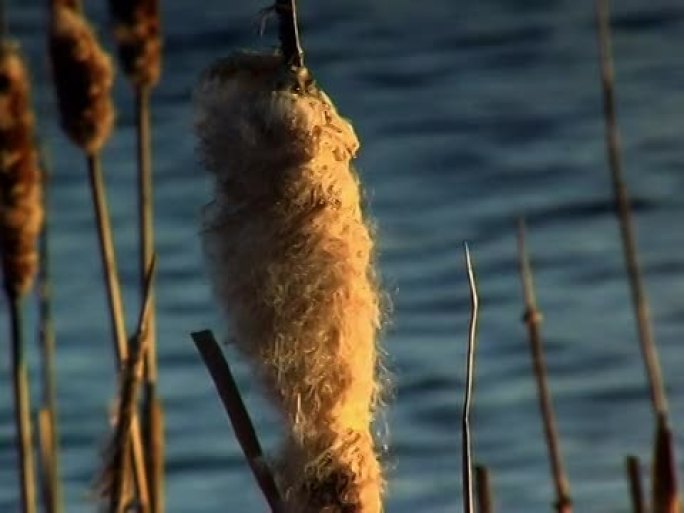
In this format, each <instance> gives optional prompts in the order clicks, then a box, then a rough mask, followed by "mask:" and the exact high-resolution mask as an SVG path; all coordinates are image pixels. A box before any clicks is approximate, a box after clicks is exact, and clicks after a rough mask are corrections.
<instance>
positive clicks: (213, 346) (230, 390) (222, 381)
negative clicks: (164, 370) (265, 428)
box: [192, 331, 282, 513]
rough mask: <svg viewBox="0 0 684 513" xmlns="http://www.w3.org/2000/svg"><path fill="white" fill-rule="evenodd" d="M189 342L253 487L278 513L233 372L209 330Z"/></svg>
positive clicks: (275, 490) (278, 500)
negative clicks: (224, 415) (209, 381)
mask: <svg viewBox="0 0 684 513" xmlns="http://www.w3.org/2000/svg"><path fill="white" fill-rule="evenodd" d="M192 340H193V341H194V342H195V345H196V346H197V350H198V351H199V353H200V355H201V356H202V360H203V361H204V364H205V365H206V367H207V370H209V374H210V375H211V377H212V379H213V380H214V384H215V385H216V390H217V392H218V394H219V397H220V398H221V402H222V403H223V407H224V408H225V410H226V413H227V414H228V418H229V419H230V423H231V425H232V426H233V430H234V431H235V436H236V438H237V440H238V442H239V443H240V447H241V448H242V452H243V453H244V455H245V458H246V459H247V463H248V464H249V467H250V468H251V470H252V473H253V474H254V478H255V479H256V481H257V484H258V485H259V487H260V488H261V491H262V493H263V494H264V498H265V499H266V501H267V502H268V505H269V506H270V507H271V511H272V512H273V513H279V512H281V511H282V501H281V498H280V492H279V491H278V488H277V486H276V484H275V479H274V478H273V474H272V473H271V470H270V469H269V467H268V465H267V464H266V460H265V458H264V454H263V451H262V450H261V444H260V443H259V439H258V438H257V435H256V431H255V430H254V426H253V425H252V421H251V420H250V418H249V414H248V413H247V408H245V404H244V403H243V402H242V397H241V396H240V391H239V390H238V388H237V385H236V384H235V380H234V379H233V373H232V372H231V371H230V367H229V366H228V362H227V361H226V359H225V357H224V356H223V353H222V352H221V348H220V347H219V345H218V343H217V342H216V339H215V338H214V335H213V334H212V333H211V331H199V332H197V333H193V334H192Z"/></svg>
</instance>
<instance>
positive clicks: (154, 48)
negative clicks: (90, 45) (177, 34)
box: [109, 0, 162, 87]
mask: <svg viewBox="0 0 684 513" xmlns="http://www.w3.org/2000/svg"><path fill="white" fill-rule="evenodd" d="M109 6H110V11H111V13H112V17H113V18H114V37H115V38H116V41H117V44H118V46H119V57H120V58H121V63H122V65H123V69H124V72H125V73H126V75H128V77H129V78H130V79H131V81H132V82H133V83H134V84H135V85H136V86H138V87H152V86H154V85H155V84H156V83H157V82H158V80H159V75H160V74H161V47H162V44H161V35H160V32H161V23H160V21H159V0H110V2H109Z"/></svg>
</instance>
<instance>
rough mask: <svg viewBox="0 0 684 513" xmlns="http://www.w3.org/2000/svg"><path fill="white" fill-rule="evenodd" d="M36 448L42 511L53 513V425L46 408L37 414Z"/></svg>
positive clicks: (54, 478)
mask: <svg viewBox="0 0 684 513" xmlns="http://www.w3.org/2000/svg"><path fill="white" fill-rule="evenodd" d="M37 417H38V448H39V454H40V460H39V461H40V474H41V477H40V484H41V494H42V497H43V509H44V511H45V512H46V513H53V512H54V511H55V500H54V497H55V491H54V486H55V483H56V482H57V479H56V476H55V475H54V468H55V465H54V462H53V461H52V458H53V455H54V454H55V453H56V451H55V448H54V447H52V431H53V427H52V424H53V423H54V422H53V420H52V418H51V416H50V411H49V410H48V409H47V408H41V409H40V411H39V412H38V416H37Z"/></svg>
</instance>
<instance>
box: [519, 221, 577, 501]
mask: <svg viewBox="0 0 684 513" xmlns="http://www.w3.org/2000/svg"><path fill="white" fill-rule="evenodd" d="M518 262H519V268H520V281H521V283H522V288H523V296H524V301H525V314H524V316H523V322H524V323H525V324H526V325H527V330H528V335H529V340H530V351H531V353H532V364H533V366H534V376H535V379H536V382H537V398H538V401H539V409H540V411H541V415H542V421H543V424H544V437H545V439H546V446H547V449H548V452H549V460H550V463H551V473H552V476H553V483H554V487H555V492H556V502H555V505H554V507H555V509H556V511H557V512H558V513H569V512H571V511H572V499H571V497H570V484H569V482H568V477H567V475H566V473H565V470H564V468H563V458H562V456H561V450H560V437H559V435H558V428H557V427H556V419H555V416H554V413H553V406H552V403H551V391H550V389H549V384H548V373H547V370H546V362H545V360H544V349H543V347H542V339H541V329H540V327H541V321H542V315H541V312H540V311H539V309H538V308H537V299H536V294H535V290H534V279H533V276H532V266H531V264H530V259H529V255H528V252H527V247H526V240H525V221H524V220H523V219H520V220H519V223H518Z"/></svg>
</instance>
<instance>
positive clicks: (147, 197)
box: [135, 85, 164, 513]
mask: <svg viewBox="0 0 684 513" xmlns="http://www.w3.org/2000/svg"><path fill="white" fill-rule="evenodd" d="M135 93H136V94H135V100H136V101H135V104H136V105H135V110H136V124H137V159H138V225H139V230H140V280H141V293H142V295H143V296H144V295H145V282H146V275H147V269H149V266H150V263H151V260H152V258H153V253H154V196H153V192H152V191H153V189H152V141H151V127H150V88H149V87H148V86H146V85H140V86H138V87H137V88H136V91H135ZM149 294H150V299H149V300H150V308H151V313H150V316H149V320H148V324H147V329H146V330H145V336H146V337H148V338H149V339H150V340H149V342H147V343H146V345H147V347H148V349H147V351H146V352H145V386H144V396H143V419H144V422H143V427H144V435H145V452H146V454H145V461H146V463H147V475H148V476H149V478H150V487H151V488H150V499H151V501H152V502H151V504H150V506H151V510H152V512H153V513H161V512H162V511H163V510H164V507H163V494H164V493H163V488H164V487H163V468H164V467H163V465H164V452H163V451H164V448H163V446H162V445H161V444H159V443H158V439H159V437H160V436H161V437H163V410H162V406H161V402H160V401H159V398H158V397H157V344H156V338H157V333H156V319H155V315H154V287H152V289H150V291H149ZM143 299H144V297H143Z"/></svg>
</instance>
